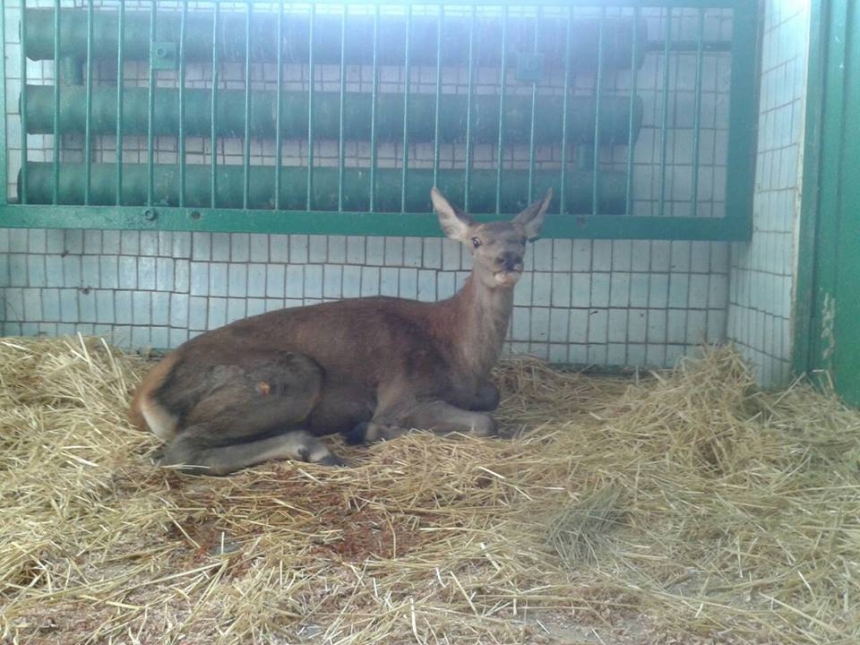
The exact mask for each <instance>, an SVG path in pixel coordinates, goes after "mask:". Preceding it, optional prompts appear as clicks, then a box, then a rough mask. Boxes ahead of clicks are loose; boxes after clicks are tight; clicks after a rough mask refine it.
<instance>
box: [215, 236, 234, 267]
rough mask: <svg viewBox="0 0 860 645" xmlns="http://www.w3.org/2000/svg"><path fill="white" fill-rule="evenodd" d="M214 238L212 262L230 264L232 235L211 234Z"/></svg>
mask: <svg viewBox="0 0 860 645" xmlns="http://www.w3.org/2000/svg"><path fill="white" fill-rule="evenodd" d="M210 235H211V236H212V247H211V251H212V261H213V262H229V261H230V234H229V233H211V234H210Z"/></svg>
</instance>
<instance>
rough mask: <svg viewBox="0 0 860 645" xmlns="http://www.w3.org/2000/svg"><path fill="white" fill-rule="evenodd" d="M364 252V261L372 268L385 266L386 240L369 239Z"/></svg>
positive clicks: (379, 238)
mask: <svg viewBox="0 0 860 645" xmlns="http://www.w3.org/2000/svg"><path fill="white" fill-rule="evenodd" d="M364 250H365V257H364V261H365V263H366V264H368V265H372V266H382V265H383V264H385V238H382V237H368V238H367V241H366V243H365V249H364Z"/></svg>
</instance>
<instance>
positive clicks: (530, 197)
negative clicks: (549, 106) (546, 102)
mask: <svg viewBox="0 0 860 645" xmlns="http://www.w3.org/2000/svg"><path fill="white" fill-rule="evenodd" d="M542 17H543V12H542V11H541V10H540V9H538V17H537V20H535V26H534V44H533V51H534V53H535V54H537V52H538V43H540V22H541V18H542ZM537 98H538V92H537V83H536V82H533V83H532V105H531V108H532V109H531V115H532V118H531V123H530V124H529V186H528V201H529V203H531V202H532V200H533V199H534V174H535V127H536V122H537Z"/></svg>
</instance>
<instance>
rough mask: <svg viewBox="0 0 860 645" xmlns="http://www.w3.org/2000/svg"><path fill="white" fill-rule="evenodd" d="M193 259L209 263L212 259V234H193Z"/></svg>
mask: <svg viewBox="0 0 860 645" xmlns="http://www.w3.org/2000/svg"><path fill="white" fill-rule="evenodd" d="M191 259H192V260H198V261H201V262H208V261H209V260H211V259H212V234H211V233H192V234H191Z"/></svg>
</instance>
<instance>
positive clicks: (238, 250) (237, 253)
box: [230, 233, 251, 262]
mask: <svg viewBox="0 0 860 645" xmlns="http://www.w3.org/2000/svg"><path fill="white" fill-rule="evenodd" d="M250 259H251V238H250V236H249V235H248V234H247V233H232V234H231V235H230V261H231V262H248V261H250Z"/></svg>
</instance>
